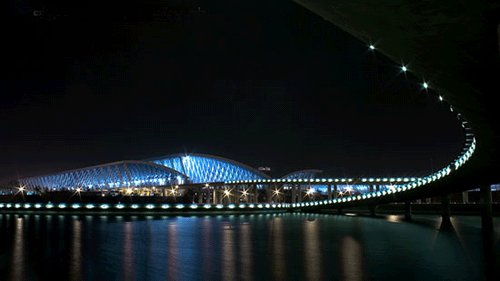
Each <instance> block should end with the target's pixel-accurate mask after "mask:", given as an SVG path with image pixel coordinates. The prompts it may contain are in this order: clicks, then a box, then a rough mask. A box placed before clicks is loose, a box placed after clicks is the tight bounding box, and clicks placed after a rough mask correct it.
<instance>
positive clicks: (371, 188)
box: [370, 184, 373, 192]
mask: <svg viewBox="0 0 500 281" xmlns="http://www.w3.org/2000/svg"><path fill="white" fill-rule="evenodd" d="M370 192H373V185H372V184H370Z"/></svg>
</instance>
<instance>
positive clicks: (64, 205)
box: [0, 203, 291, 210]
mask: <svg viewBox="0 0 500 281" xmlns="http://www.w3.org/2000/svg"><path fill="white" fill-rule="evenodd" d="M290 206H291V204H289V203H272V204H271V203H258V204H257V203H256V204H253V203H252V204H243V203H241V204H226V205H224V204H217V205H211V204H122V203H118V204H105V203H104V204H93V203H89V204H80V203H73V204H69V203H68V204H67V203H58V204H53V203H46V204H42V203H35V204H31V203H23V204H21V203H0V209H13V208H14V209H33V208H34V209H89V210H92V209H102V210H108V209H118V210H122V209H148V210H153V209H157V210H158V209H163V210H166V209H192V210H196V209H205V210H207V209H225V208H226V209H236V208H239V209H284V208H290Z"/></svg>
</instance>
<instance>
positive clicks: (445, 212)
mask: <svg viewBox="0 0 500 281" xmlns="http://www.w3.org/2000/svg"><path fill="white" fill-rule="evenodd" d="M441 209H442V213H441V217H442V219H443V220H442V223H443V224H445V223H451V221H450V197H449V196H448V195H443V196H441Z"/></svg>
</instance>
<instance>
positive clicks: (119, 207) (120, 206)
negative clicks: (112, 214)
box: [116, 204, 125, 209]
mask: <svg viewBox="0 0 500 281" xmlns="http://www.w3.org/2000/svg"><path fill="white" fill-rule="evenodd" d="M123 207H125V206H124V205H123V204H118V205H116V208H117V209H123Z"/></svg>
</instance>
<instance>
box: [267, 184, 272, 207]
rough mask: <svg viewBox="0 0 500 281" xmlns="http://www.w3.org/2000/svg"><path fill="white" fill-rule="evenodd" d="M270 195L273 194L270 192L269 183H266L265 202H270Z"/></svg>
mask: <svg viewBox="0 0 500 281" xmlns="http://www.w3.org/2000/svg"><path fill="white" fill-rule="evenodd" d="M272 196H273V194H272V191H271V185H270V184H268V185H267V186H266V202H267V203H271V198H272Z"/></svg>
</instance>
